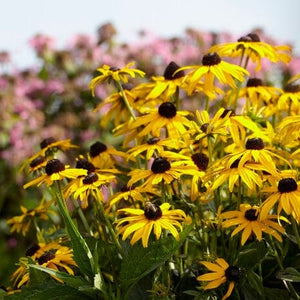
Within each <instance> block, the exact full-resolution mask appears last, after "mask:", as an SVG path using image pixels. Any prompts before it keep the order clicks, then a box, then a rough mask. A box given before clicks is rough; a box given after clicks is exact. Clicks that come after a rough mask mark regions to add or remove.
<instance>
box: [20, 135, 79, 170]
mask: <svg viewBox="0 0 300 300" xmlns="http://www.w3.org/2000/svg"><path fill="white" fill-rule="evenodd" d="M40 148H41V150H40V151H38V152H37V153H35V154H34V155H33V156H31V157H29V158H28V159H27V160H26V161H25V162H24V163H23V164H22V166H21V170H22V169H24V168H25V167H27V166H28V165H31V166H30V171H34V170H35V169H36V168H37V167H41V165H42V163H44V160H43V159H42V158H43V157H44V158H45V160H47V159H48V158H53V156H54V154H55V153H56V152H57V151H63V152H64V151H66V150H69V149H73V148H78V146H76V145H73V144H72V143H71V140H70V139H67V140H60V141H57V140H56V139H55V138H53V137H49V138H46V139H44V140H42V141H41V143H40Z"/></svg>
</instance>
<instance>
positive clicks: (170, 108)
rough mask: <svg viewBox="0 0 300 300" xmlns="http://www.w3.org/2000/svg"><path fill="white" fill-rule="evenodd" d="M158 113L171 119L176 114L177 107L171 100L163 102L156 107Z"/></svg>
mask: <svg viewBox="0 0 300 300" xmlns="http://www.w3.org/2000/svg"><path fill="white" fill-rule="evenodd" d="M158 113H159V114H160V115H161V116H162V117H164V118H167V119H172V118H174V117H175V116H176V113H177V109H176V107H175V105H174V104H173V103H171V102H164V103H162V104H161V105H160V106H159V108H158Z"/></svg>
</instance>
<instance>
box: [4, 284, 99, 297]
mask: <svg viewBox="0 0 300 300" xmlns="http://www.w3.org/2000/svg"><path fill="white" fill-rule="evenodd" d="M3 299H4V300H24V299H26V300H42V299H47V300H83V299H85V300H87V299H95V297H89V296H88V295H87V294H84V293H82V292H80V291H79V290H77V289H75V288H72V287H70V286H67V285H63V284H60V283H57V282H55V281H44V282H42V283H40V284H39V285H30V286H28V287H26V286H24V287H22V289H21V292H17V293H14V294H12V295H6V296H4V297H3Z"/></svg>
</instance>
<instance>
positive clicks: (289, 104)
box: [277, 82, 300, 112]
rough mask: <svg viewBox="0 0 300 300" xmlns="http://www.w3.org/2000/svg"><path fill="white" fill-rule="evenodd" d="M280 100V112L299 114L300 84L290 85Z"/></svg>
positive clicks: (285, 88) (278, 103)
mask: <svg viewBox="0 0 300 300" xmlns="http://www.w3.org/2000/svg"><path fill="white" fill-rule="evenodd" d="M283 90H284V91H283V92H282V94H281V95H280V96H279V98H278V102H277V106H278V109H279V110H285V111H291V112H298V110H299V108H300V84H297V83H294V82H291V83H288V84H287V85H286V86H285V87H284V89H283Z"/></svg>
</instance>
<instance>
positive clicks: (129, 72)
mask: <svg viewBox="0 0 300 300" xmlns="http://www.w3.org/2000/svg"><path fill="white" fill-rule="evenodd" d="M133 65H134V62H130V63H129V64H127V65H126V66H125V67H124V68H122V69H118V68H115V67H110V66H108V65H103V66H102V67H101V68H98V69H97V71H98V72H99V73H100V75H99V76H96V77H95V78H93V79H92V80H91V82H90V89H91V90H92V94H93V96H95V88H96V86H97V85H99V84H101V83H102V82H104V81H105V80H108V81H110V80H114V81H117V82H120V83H122V82H123V83H127V82H128V76H130V77H132V78H135V76H136V75H139V76H141V77H144V75H145V72H143V71H141V70H138V69H132V68H130V67H131V66H133Z"/></svg>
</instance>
